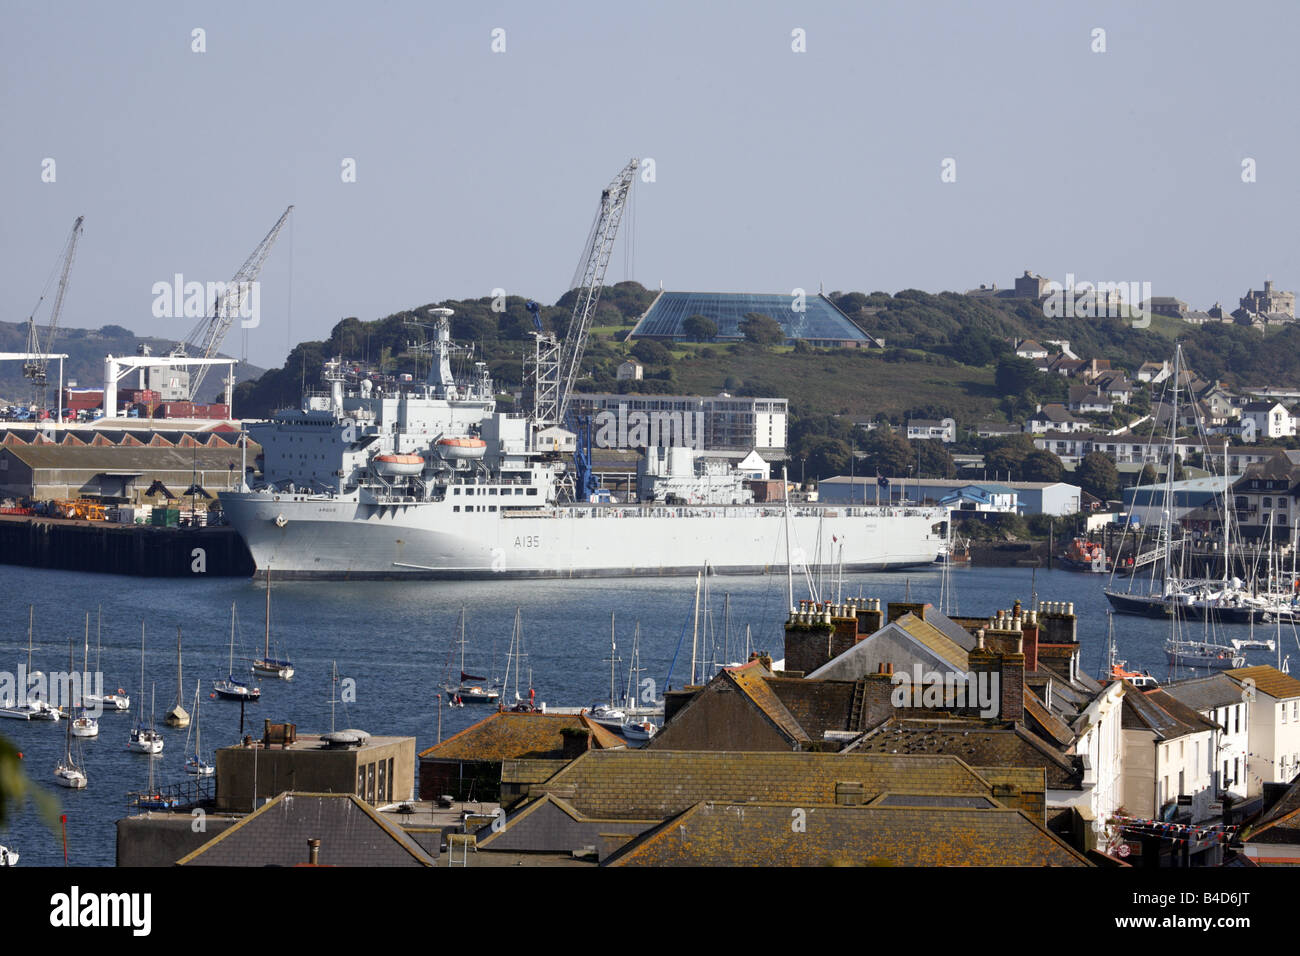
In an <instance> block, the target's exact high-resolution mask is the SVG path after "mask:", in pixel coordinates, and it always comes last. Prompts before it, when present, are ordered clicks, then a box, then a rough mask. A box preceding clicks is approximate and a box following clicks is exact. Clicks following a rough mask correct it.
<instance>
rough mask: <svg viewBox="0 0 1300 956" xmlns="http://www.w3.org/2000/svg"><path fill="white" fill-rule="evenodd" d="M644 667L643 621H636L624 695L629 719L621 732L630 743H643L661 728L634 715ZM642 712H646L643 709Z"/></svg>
mask: <svg viewBox="0 0 1300 956" xmlns="http://www.w3.org/2000/svg"><path fill="white" fill-rule="evenodd" d="M642 670H644V668H642V667H641V622H640V621H637V622H636V628H635V630H633V632H632V654H631V655H630V660H629V661H628V668H627V694H626V695H624V700H625V701H626V702H627V703H626V705H625V706H626V708H627V714H628V720H627V722H626V723H625V724H623V726H622V728H621V733H622V734H623V738H624V739H625V740H626V741H627V742H628V743H630V744H643V743H646V742H647V741H649V740H650V738H651V737H653V736H654V735H655V734H656V733H658V732H659V728H658V727H656V726H655V725H654V724H652V723H651V722H650V721H649V720H646V719H645V718H644V717H643V718H642V719H640V720H638V719H637V718H636V717H635V716H634V715H635V714H636V713H637V706H636V691H637V688H638V681H637V679H636V675H637V674H640V673H641V671H642ZM641 713H645V712H644V711H641Z"/></svg>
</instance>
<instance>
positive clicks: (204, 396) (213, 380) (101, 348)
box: [0, 322, 266, 404]
mask: <svg viewBox="0 0 1300 956" xmlns="http://www.w3.org/2000/svg"><path fill="white" fill-rule="evenodd" d="M175 344H176V343H175V341H173V340H169V339H158V338H149V337H141V336H137V335H136V334H135V333H134V332H132V331H131V330H130V329H125V328H122V326H120V325H105V326H104V327H102V328H100V329H62V328H61V329H59V333H58V337H57V339H56V341H55V343H54V350H55V351H56V352H62V353H65V354H67V356H68V358H67V360H65V361H64V363H63V376H64V379H65V384H66V381H67V380H69V379H70V380H72V381H75V382H76V383H77V384H78V385H80V386H82V387H85V388H100V387H102V386H103V384H104V356H105V355H107V354H109V353H112V354H113V355H135V354H136V347H137V346H139V345H148V346H149V347H150V348H151V349H152V350H153V354H154V355H163V354H165V353H166V352H168V351H169V350H170V349H171V348H172V347H173V346H174V345H175ZM26 348H27V323H25V322H0V352H22V351H24V350H25V349H26ZM223 357H225V356H223ZM265 371H266V370H265V369H261V368H258V367H257V366H256V365H249V364H247V363H245V362H240V363H239V364H238V365H236V366H235V381H236V382H241V381H247V380H249V379H255V378H259V377H260V376H262V375H263V374H264V373H265ZM57 374H58V365H57V363H55V364H54V365H53V366H52V367H51V369H50V376H51V378H50V382H51V392H50V395H51V401H53V388H54V385H55V382H56V380H55V378H54V376H56V375H57ZM221 391H222V384H221V378H220V376H219V375H212V374H209V375H208V376H207V377H206V378H205V379H204V381H203V386H202V387H201V388H200V389H199V396H198V400H199V401H201V402H214V401H217V400H218V398H219V397H220V395H221ZM30 400H31V385H30V383H29V382H28V381H27V380H26V379H24V378H23V370H22V363H20V362H0V404H7V403H9V402H28V401H30Z"/></svg>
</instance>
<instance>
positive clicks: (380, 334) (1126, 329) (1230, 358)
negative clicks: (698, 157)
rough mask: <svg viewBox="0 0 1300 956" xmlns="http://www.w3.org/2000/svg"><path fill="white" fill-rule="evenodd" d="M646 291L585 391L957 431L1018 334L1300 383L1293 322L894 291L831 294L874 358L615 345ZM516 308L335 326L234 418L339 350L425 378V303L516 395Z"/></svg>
mask: <svg viewBox="0 0 1300 956" xmlns="http://www.w3.org/2000/svg"><path fill="white" fill-rule="evenodd" d="M573 296H574V293H572V292H571V293H568V294H567V295H566V296H565V297H563V298H562V299H561V300H560V301H559V302H557V303H556V304H555V305H553V306H548V307H545V308H544V309H543V310H542V319H543V322H544V324H545V326H546V327H547V328H548V329H551V330H553V331H555V332H556V333H557V334H560V335H563V333H564V332H565V330H566V327H567V323H568V321H569V316H570V310H571V308H572V302H573ZM654 296H655V292H653V291H652V290H648V289H646V288H644V287H643V286H641V285H640V284H639V283H636V282H621V283H619V284H617V285H615V286H609V287H606V288H605V289H604V291H603V293H602V298H601V304H600V308H599V310H598V313H597V316H596V319H595V322H594V327H593V329H592V332H591V340H590V344H589V346H588V349H587V353H586V355H585V356H584V360H583V372H584V374H585V375H586V378H584V379H583V380H581V381H580V383H579V387H580V388H583V389H587V390H591V389H596V390H601V391H618V390H620V389H629V388H631V389H635V390H637V391H643V392H660V393H669V392H686V393H701V394H714V393H716V392H718V391H721V390H724V389H725V390H728V391H732V392H734V393H736V394H740V395H773V396H784V397H787V398H789V399H790V400H791V403H792V409H793V411H794V413H795V414H796V415H797V416H803V417H805V418H812V417H820V416H825V415H841V416H847V417H851V419H854V420H863V419H868V418H874V417H876V416H878V415H881V414H883V415H884V416H886V417H889V418H893V419H894V420H896V421H899V420H902V419H903V418H905V417H907V416H908V415H909V414H913V415H918V416H921V417H941V416H940V415H939V413H941V412H942V413H943V414H952V415H954V416H955V417H958V418H959V419H961V420H962V421H963V422H965V423H975V422H979V421H995V420H1000V419H1003V418H1004V417H1005V411H1004V404H1005V403H1003V402H1002V398H1003V396H1001V395H1000V394H998V392H997V390H996V389H995V387H994V384H993V380H994V368H995V366H996V364H997V360H998V358H999V357H1000V356H1001V355H1005V354H1006V353H1007V351H1008V350H1009V349H1010V340H1011V339H1013V338H1034V339H1037V340H1039V341H1046V340H1051V339H1067V340H1069V342H1070V343H1071V347H1072V349H1073V351H1074V352H1075V353H1076V354H1078V355H1080V356H1083V357H1086V358H1106V359H1110V360H1111V361H1112V362H1113V363H1115V364H1116V365H1117V366H1118V367H1121V368H1128V369H1135V368H1136V367H1137V366H1138V365H1139V364H1141V363H1142V362H1144V361H1148V360H1152V361H1159V360H1164V359H1168V358H1169V357H1170V355H1171V354H1172V352H1173V346H1174V342H1175V341H1176V340H1177V341H1181V342H1183V344H1184V347H1185V350H1186V354H1187V358H1188V361H1189V362H1190V364H1191V366H1192V367H1193V368H1194V369H1195V370H1196V371H1197V372H1199V373H1200V374H1201V375H1203V376H1205V377H1207V378H1218V379H1222V380H1224V381H1226V382H1227V383H1228V384H1229V385H1235V386H1242V385H1261V384H1274V385H1287V384H1290V385H1295V384H1297V383H1300V328H1296V327H1290V328H1285V329H1282V330H1280V331H1275V332H1270V333H1268V335H1267V336H1265V334H1263V333H1261V332H1258V331H1256V330H1253V329H1249V328H1243V327H1240V326H1234V325H1229V326H1222V325H1216V326H1205V327H1201V328H1195V327H1190V326H1187V325H1184V324H1183V323H1181V322H1178V321H1176V320H1171V319H1161V318H1159V317H1157V318H1156V319H1155V321H1153V322H1152V324H1151V327H1150V328H1147V329H1134V328H1132V327H1131V326H1130V325H1129V324H1128V323H1127V322H1125V321H1122V320H1120V319H1078V318H1057V319H1050V318H1048V317H1046V316H1044V315H1043V314H1042V312H1041V310H1039V309H1038V308H1037V307H1036V306H1034V305H1033V304H1031V303H1026V302H1015V301H1014V300H1013V301H1008V300H999V299H984V298H979V297H975V296H968V295H963V294H958V293H950V292H945V293H942V294H939V295H932V294H930V293H926V292H919V291H916V290H905V291H903V292H899V293H898V294H896V295H892V296H891V295H888V294H886V293H882V292H875V293H871V294H865V293H860V292H848V293H840V292H833V293H831V294H830V296H829V298H831V300H832V301H834V302H835V303H836V304H837V306H839V307H840V308H841V309H842V310H843V311H844V312H845V313H846V314H847V315H849V317H850V318H851V319H853V320H854V321H855V322H857V323H858V324H859V325H861V326H862V327H863V328H864V329H867V330H868V331H871V332H873V333H876V334H878V335H881V336H883V337H884V338H885V339H886V342H887V345H888V346H889V348H888V349H886V350H885V351H884V352H883V353H882V352H879V351H870V352H867V351H857V350H841V349H836V350H813V349H809V348H807V347H806V346H802V345H801V346H799V347H797V348H791V347H789V346H776V347H770V346H769V347H759V346H754V345H750V344H748V343H739V344H737V343H731V344H722V343H707V342H706V343H675V344H674V345H673V347H672V349H671V350H670V349H667V348H665V347H664V346H662V345H659V344H658V343H653V342H639V343H632V344H629V343H626V342H625V341H623V339H624V338H625V337H626V335H627V333H628V332H629V331H630V330H631V327H632V325H633V324H634V323H635V321H636V320H637V318H638V317H639V316H640V315H641V314H642V313H643V312H644V311H645V309H646V308H648V306H649V304H650V303H651V301H653V299H654ZM524 303H525V300H524V299H523V298H519V297H515V296H512V297H510V298H507V299H505V300H504V302H501V303H497V305H498V306H502V307H503V311H494V310H493V308H492V306H493V302H492V300H490V299H486V298H484V299H476V300H447V301H444V302H439V303H431V304H429V305H425V306H421V307H419V308H416V309H412V310H409V311H406V312H401V313H397V314H395V315H390V316H387V317H385V318H382V319H378V320H375V321H370V322H363V321H361V320H360V319H358V318H355V317H352V318H346V319H343V320H342V321H340V322H339V323H338V324H337V325H335V327H334V329H333V330H332V332H331V334H330V337H329V338H328V339H327V340H326V341H324V342H304V343H301V344H300V345H298V346H297V347H295V348H294V350H293V352H292V353H291V354H290V356H289V359H288V361H287V362H286V363H285V367H284V368H282V369H273V370H271V371H269V372H267V373H266V374H265V375H263V376H262V377H261V378H260V379H258V380H257V381H248V380H245V381H243V382H241V384H240V385H239V386H237V389H236V405H237V407H238V408H239V409H240V410H241V413H242V414H244V415H248V416H252V417H257V416H265V415H268V414H270V413H271V412H272V411H274V410H275V409H276V408H279V407H283V406H285V405H289V404H295V403H296V402H297V401H298V399H299V396H300V394H301V391H302V387H303V385H304V384H306V385H307V386H309V387H310V386H312V385H314V384H315V383H316V380H317V379H318V377H319V370H320V367H321V363H322V362H324V361H325V360H326V359H327V358H329V357H332V356H335V355H342V356H344V357H345V358H348V359H351V360H358V361H364V362H368V363H370V364H371V365H373V366H374V367H376V368H382V370H384V371H388V372H398V371H401V372H412V373H414V374H417V375H421V374H423V373H424V372H425V371H426V370H427V358H425V357H424V356H421V355H415V354H412V353H411V352H410V351H409V344H410V343H411V342H418V341H421V340H423V339H424V338H425V337H426V336H427V332H426V331H425V330H424V329H422V328H420V327H419V326H417V325H412V324H409V323H410V321H411V320H414V319H417V318H419V317H420V316H422V315H424V314H425V312H426V310H427V309H429V308H431V307H433V306H434V305H438V306H446V307H448V308H451V309H453V310H455V313H456V314H455V317H454V318H453V319H452V335H453V337H454V338H455V339H456V340H458V341H461V342H472V343H474V347H475V354H474V356H473V358H472V359H471V358H468V357H467V358H465V359H464V360H465V361H472V360H475V359H477V360H483V361H486V362H487V363H488V365H489V367H490V368H491V371H492V374H493V377H494V378H495V379H496V382H497V384H498V387H499V388H500V389H501V390H502V391H503V392H509V391H514V390H517V389H518V388H519V386H520V384H521V380H522V362H523V357H524V354H525V353H526V352H527V351H529V350H530V349H531V336H530V332H531V329H532V323H531V319H530V318H529V315H528V312H527V310H526V308H525V307H524ZM424 321H426V322H427V318H426V319H425V320H424ZM632 354H635V355H636V356H637V357H638V358H639V359H640V360H641V361H642V362H643V364H644V365H645V367H646V368H645V375H646V379H645V381H642V382H638V383H619V382H617V381H616V380H615V373H616V370H617V367H618V364H619V363H620V362H622V361H623V360H625V359H626V358H627V357H628V356H629V355H632Z"/></svg>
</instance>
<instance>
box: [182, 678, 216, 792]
mask: <svg viewBox="0 0 1300 956" xmlns="http://www.w3.org/2000/svg"><path fill="white" fill-rule="evenodd" d="M202 686H203V683H202V682H201V681H195V683H194V723H193V725H192V726H191V727H190V730H191V731H193V733H194V750H193V751H191V750H190V735H189V734H186V735H185V753H186V754H187V755H188V756H187V757H186V758H185V772H186V773H188V774H191V775H192V776H195V777H207V776H211V775H212V774H213V773H215V772H216V768H215V767H213V766H212V764H210V763H208V762H207V761H206V760H204V759H203V741H202V738H201V736H200V733H201V732H200V730H199V691H200V690H201V688H202Z"/></svg>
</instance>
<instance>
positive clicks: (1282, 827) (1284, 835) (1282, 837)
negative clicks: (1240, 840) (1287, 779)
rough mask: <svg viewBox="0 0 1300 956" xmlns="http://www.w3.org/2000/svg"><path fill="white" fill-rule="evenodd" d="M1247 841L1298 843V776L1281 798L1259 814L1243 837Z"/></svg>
mask: <svg viewBox="0 0 1300 956" xmlns="http://www.w3.org/2000/svg"><path fill="white" fill-rule="evenodd" d="M1245 842H1247V843H1291V844H1294V843H1300V776H1297V777H1296V778H1295V779H1294V780H1292V781H1291V786H1289V787H1288V788H1287V790H1286V792H1285V793H1284V794H1282V797H1281V799H1279V800H1278V801H1277V803H1275V804H1273V806H1271V807H1269V808H1268V809H1267V810H1265V811H1264V813H1263V814H1261V815H1260V817H1259V819H1257V820H1256V821H1255V822H1254V823H1253V824H1252V825H1251V827H1250V832H1249V833H1248V835H1247V836H1246V837H1245Z"/></svg>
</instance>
